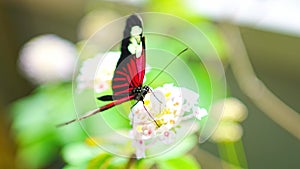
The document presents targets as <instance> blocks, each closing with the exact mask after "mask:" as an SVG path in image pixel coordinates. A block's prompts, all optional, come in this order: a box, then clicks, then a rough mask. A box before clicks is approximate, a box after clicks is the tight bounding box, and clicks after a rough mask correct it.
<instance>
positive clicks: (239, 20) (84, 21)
mask: <svg viewBox="0 0 300 169" xmlns="http://www.w3.org/2000/svg"><path fill="white" fill-rule="evenodd" d="M299 7H300V2H298V1H294V0H288V1H282V0H275V1H258V0H243V1H223V0H213V1H210V2H207V1H202V0H200V1H197V0H188V1H180V0H175V1H167V0H160V1H158V0H130V1H121V0H107V1H97V0H88V1H84V0H75V1H74V0H62V1H59V0H52V1H38V0H23V1H17V0H11V1H5V0H1V1H0V37H1V38H0V55H1V56H0V59H1V61H0V70H1V71H0V73H1V78H2V80H1V83H0V116H1V118H0V120H1V121H0V148H1V151H0V156H1V159H0V168H44V169H54V168H63V167H65V168H72V167H73V168H85V166H86V165H87V164H89V163H88V161H89V160H90V159H93V156H91V155H82V154H84V152H86V150H85V145H86V144H84V145H82V143H84V142H87V141H86V135H85V134H84V133H83V132H82V131H81V128H80V127H79V126H78V125H75V127H74V126H73V127H72V128H70V127H66V129H60V130H59V131H57V129H56V128H53V126H54V125H55V124H57V122H59V120H60V118H62V116H63V117H65V118H64V119H68V117H73V116H72V115H73V114H74V110H73V109H74V108H73V105H72V97H71V95H72V88H71V83H70V81H71V78H72V67H73V66H74V63H75V61H76V55H77V52H78V51H79V49H80V47H81V46H82V43H83V42H84V40H86V39H88V37H89V36H91V35H92V34H93V33H94V32H95V31H96V30H97V29H99V28H100V27H101V26H103V25H105V24H106V23H109V22H111V21H113V20H114V19H117V18H119V17H122V16H125V15H129V14H132V13H135V12H137V13H138V12H163V13H167V14H172V15H175V16H178V17H181V18H183V19H186V20H187V21H189V22H191V23H192V24H194V25H195V26H197V27H198V28H199V29H200V30H202V31H203V32H204V33H205V34H206V35H207V36H208V38H209V39H210V41H211V42H212V44H213V45H214V46H215V48H216V51H217V52H218V55H219V58H218V59H221V60H222V63H223V65H224V69H225V73H226V81H227V93H228V95H227V97H228V98H227V99H224V102H223V103H224V104H225V106H226V111H227V112H229V114H230V113H232V112H233V115H232V114H231V115H228V116H234V117H231V119H233V120H229V121H234V125H235V127H233V128H231V127H228V128H226V127H225V129H222V130H221V129H220V131H219V133H221V134H220V136H218V135H217V133H218V132H216V135H215V136H214V137H213V138H212V139H210V140H209V141H206V142H205V143H203V144H200V145H199V144H197V145H196V146H195V147H194V148H191V149H189V150H188V151H187V153H188V154H190V155H191V156H192V157H193V158H192V159H193V160H192V161H194V162H196V163H197V164H195V165H193V167H194V168H200V167H201V168H204V169H210V168H253V169H265V168H272V169H281V168H300V162H299V160H300V142H299V140H300V136H299V135H300V120H299V119H300V117H299V113H298V112H299V111H300V104H299V100H300V90H299V86H300V67H299V64H300V57H299V53H300V48H299V46H300V22H299V21H298V20H297V16H299V15H300V13H299V10H298V9H299ZM157 26H159V25H157ZM191 41H193V39H191ZM199 48H201V46H199ZM55 51H58V53H57V52H56V53H55ZM39 56H43V57H44V56H45V57H44V58H43V57H39ZM47 56H55V57H47ZM49 58H50V59H49ZM58 60H59V61H58ZM57 62H60V63H59V64H58V63H57ZM55 71H57V72H55ZM203 90H205V89H203ZM227 105H228V106H227ZM209 106H217V104H216V105H209ZM226 111H225V113H226ZM57 112H69V114H67V113H66V114H57ZM53 119H54V120H53ZM225 120H226V119H225ZM227 120H228V117H227ZM230 124H231V123H230ZM229 128H230V129H229ZM237 128H238V129H237ZM236 129H237V131H238V134H235V133H234V132H236ZM218 130H219V129H218ZM218 130H217V131H218ZM233 130H234V131H233ZM230 132H233V134H232V135H230V134H227V135H226V133H230ZM224 133H225V135H226V136H222V134H223V135H224ZM62 136H63V137H62ZM232 138H234V139H232ZM76 154H78V155H76ZM81 155H82V156H84V158H85V159H82V157H78V156H81ZM99 163H100V162H99ZM171 163H172V160H169V161H168V163H159V162H158V164H157V165H154V166H153V167H152V168H164V167H165V168H171V167H170V166H172V165H170V166H169V167H168V165H169V164H171ZM184 164H189V163H188V162H187V161H185V162H183V164H182V165H184ZM66 166H67V167H66ZM99 166H100V165H98V168H100V167H99ZM166 166H167V167H166ZM89 167H90V168H97V167H96V166H94V167H91V165H89ZM102 167H103V166H102ZM173 168H174V166H173ZM175 168H176V167H175Z"/></svg>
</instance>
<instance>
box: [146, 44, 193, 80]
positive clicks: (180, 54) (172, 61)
mask: <svg viewBox="0 0 300 169" xmlns="http://www.w3.org/2000/svg"><path fill="white" fill-rule="evenodd" d="M188 49H189V48H185V49H183V50H182V51H181V52H179V53H178V54H177V55H176V57H174V58H173V59H172V60H171V61H170V62H169V63H168V64H167V65H166V66H165V67H164V68H163V69H162V70H161V71H160V72H159V73H158V74H157V75H156V76H155V77H154V78H153V79H152V81H151V82H150V83H149V84H148V85H150V84H151V83H153V82H154V80H155V79H157V78H158V76H160V75H161V74H162V73H163V72H164V71H165V70H166V69H167V68H168V66H170V64H171V63H173V62H174V61H175V60H176V59H177V58H178V57H179V56H180V55H181V54H182V53H184V52H185V51H187V50H188Z"/></svg>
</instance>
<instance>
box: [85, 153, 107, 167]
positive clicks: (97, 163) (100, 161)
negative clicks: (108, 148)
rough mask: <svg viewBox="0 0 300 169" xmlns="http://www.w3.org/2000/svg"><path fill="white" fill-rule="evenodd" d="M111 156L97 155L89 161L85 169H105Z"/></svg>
mask: <svg viewBox="0 0 300 169" xmlns="http://www.w3.org/2000/svg"><path fill="white" fill-rule="evenodd" d="M112 158H113V156H112V155H110V154H107V153H103V154H99V155H98V156H96V157H95V158H93V159H92V160H90V161H89V163H88V166H87V169H102V168H103V169H106V168H107V167H108V166H109V164H110V162H111V160H112Z"/></svg>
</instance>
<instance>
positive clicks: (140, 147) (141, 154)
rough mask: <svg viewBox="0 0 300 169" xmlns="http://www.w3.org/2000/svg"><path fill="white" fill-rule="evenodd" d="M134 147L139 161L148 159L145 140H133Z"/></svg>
mask: <svg viewBox="0 0 300 169" xmlns="http://www.w3.org/2000/svg"><path fill="white" fill-rule="evenodd" d="M132 147H134V148H136V152H135V155H136V158H137V159H141V158H145V157H146V154H145V150H146V145H145V142H144V141H143V140H133V142H132Z"/></svg>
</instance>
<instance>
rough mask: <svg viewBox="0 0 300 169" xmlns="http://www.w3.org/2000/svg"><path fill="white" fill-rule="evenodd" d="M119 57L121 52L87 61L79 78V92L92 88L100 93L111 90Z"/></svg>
mask: <svg viewBox="0 0 300 169" xmlns="http://www.w3.org/2000/svg"><path fill="white" fill-rule="evenodd" d="M119 57H120V52H109V53H107V54H106V55H104V54H98V55H96V56H95V57H94V58H90V59H88V60H86V61H85V62H84V63H83V65H82V67H81V69H80V74H79V76H78V77H77V91H79V92H80V91H82V90H84V89H87V88H90V89H94V91H95V92H96V93H100V92H102V91H105V90H107V89H109V88H110V87H111V81H112V78H113V74H114V70H115V68H116V65H117V61H118V59H119Z"/></svg>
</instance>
